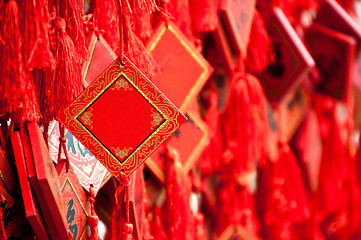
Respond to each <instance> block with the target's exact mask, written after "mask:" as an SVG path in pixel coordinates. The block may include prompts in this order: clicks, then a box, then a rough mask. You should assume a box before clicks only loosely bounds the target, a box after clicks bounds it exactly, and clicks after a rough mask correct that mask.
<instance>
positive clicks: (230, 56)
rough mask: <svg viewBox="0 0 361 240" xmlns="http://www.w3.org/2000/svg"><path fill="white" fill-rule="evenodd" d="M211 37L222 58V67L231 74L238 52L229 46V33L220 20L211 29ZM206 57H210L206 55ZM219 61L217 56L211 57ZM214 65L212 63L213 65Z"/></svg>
mask: <svg viewBox="0 0 361 240" xmlns="http://www.w3.org/2000/svg"><path fill="white" fill-rule="evenodd" d="M213 37H214V41H215V44H216V47H217V49H218V51H217V53H218V54H219V55H220V57H221V59H222V60H223V61H222V63H221V64H223V66H224V69H225V71H226V73H227V75H228V76H232V74H233V72H234V70H235V68H236V66H237V61H238V53H237V52H236V51H235V49H234V48H233V47H231V43H230V42H231V40H230V37H229V35H228V34H227V32H226V29H225V26H224V25H223V23H222V22H221V21H219V22H218V25H217V28H216V30H215V31H213ZM207 59H210V58H209V57H207ZM216 60H218V61H219V58H218V57H217V58H215V59H214V58H213V61H216ZM217 65H220V64H217ZM213 66H214V65H213Z"/></svg>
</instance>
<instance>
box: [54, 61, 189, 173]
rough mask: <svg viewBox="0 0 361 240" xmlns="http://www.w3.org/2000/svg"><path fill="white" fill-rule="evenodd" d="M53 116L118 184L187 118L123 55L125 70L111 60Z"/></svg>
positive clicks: (119, 62) (117, 62) (119, 63)
mask: <svg viewBox="0 0 361 240" xmlns="http://www.w3.org/2000/svg"><path fill="white" fill-rule="evenodd" d="M58 118H59V120H60V121H61V122H62V123H63V124H64V125H65V126H66V127H67V128H68V130H69V131H70V132H71V133H72V134H73V135H74V136H75V137H76V138H77V139H78V140H79V141H80V142H81V143H82V144H83V145H84V146H85V147H86V148H87V149H88V150H89V151H90V152H91V153H92V154H93V155H94V156H95V157H96V158H97V159H98V160H99V161H100V162H101V163H102V164H103V165H104V166H105V167H106V168H107V169H108V170H109V172H110V173H112V174H113V175H114V176H115V177H116V178H117V179H118V180H120V171H121V170H123V171H124V172H125V173H126V175H130V174H131V173H132V172H133V171H134V170H135V169H136V168H137V167H138V166H139V165H140V164H141V163H142V162H143V161H144V160H145V159H146V158H147V157H148V156H149V155H150V154H151V153H152V152H153V151H154V150H155V149H156V148H157V147H158V146H159V145H160V144H161V143H162V142H163V141H164V140H165V139H166V138H167V137H169V135H170V134H172V133H173V132H174V131H175V130H176V129H177V128H178V127H179V126H180V125H181V124H182V123H183V122H184V121H185V120H186V118H185V116H184V115H183V114H182V113H181V112H180V111H179V110H178V109H177V108H176V107H175V106H174V105H173V104H172V103H171V102H170V101H169V100H168V99H167V98H166V97H165V96H164V95H163V94H162V93H161V92H160V91H159V90H158V89H157V88H156V87H155V86H154V85H153V84H152V83H151V82H150V81H149V80H148V79H147V78H146V77H145V76H144V75H143V74H142V73H141V72H140V71H139V70H138V69H137V68H136V67H135V66H134V65H133V63H132V62H130V60H129V59H128V58H126V57H124V67H123V66H122V63H121V60H120V59H119V58H118V59H116V60H115V61H114V62H113V63H112V64H111V65H110V66H109V67H108V68H107V69H106V70H105V71H104V72H103V73H102V74H101V75H100V76H99V77H98V78H97V79H96V80H94V81H93V82H92V83H91V84H90V85H89V87H88V88H87V89H85V90H84V92H83V93H82V94H81V95H80V96H79V97H78V98H77V99H76V100H75V101H73V102H72V103H71V104H70V105H69V106H68V107H67V108H66V109H65V110H64V111H62V112H60V113H59V114H58Z"/></svg>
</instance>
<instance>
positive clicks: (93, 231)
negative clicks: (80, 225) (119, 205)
mask: <svg viewBox="0 0 361 240" xmlns="http://www.w3.org/2000/svg"><path fill="white" fill-rule="evenodd" d="M89 192H90V197H89V198H88V199H89V201H90V215H89V216H88V224H89V226H90V237H89V240H100V237H99V231H98V221H99V218H98V216H97V214H96V213H95V210H94V202H95V194H94V186H93V185H90V188H89Z"/></svg>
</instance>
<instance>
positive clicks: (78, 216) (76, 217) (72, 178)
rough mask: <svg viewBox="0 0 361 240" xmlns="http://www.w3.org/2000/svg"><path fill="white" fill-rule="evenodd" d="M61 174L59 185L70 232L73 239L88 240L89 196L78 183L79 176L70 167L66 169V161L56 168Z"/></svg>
mask: <svg viewBox="0 0 361 240" xmlns="http://www.w3.org/2000/svg"><path fill="white" fill-rule="evenodd" d="M56 170H57V172H58V174H59V185H60V186H61V190H60V191H61V196H62V200H63V207H64V215H65V216H66V219H67V224H68V230H69V231H70V232H71V233H72V234H73V238H72V239H76V240H78V239H88V237H87V233H86V228H87V226H88V224H87V217H88V212H90V211H89V208H88V206H87V196H86V194H85V191H84V189H83V188H82V186H81V185H80V183H79V181H78V177H77V175H75V173H74V172H73V169H72V168H71V167H70V168H69V169H68V170H67V169H66V161H65V160H63V161H60V162H59V163H58V165H57V166H56Z"/></svg>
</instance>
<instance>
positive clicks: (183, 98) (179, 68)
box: [147, 23, 213, 111]
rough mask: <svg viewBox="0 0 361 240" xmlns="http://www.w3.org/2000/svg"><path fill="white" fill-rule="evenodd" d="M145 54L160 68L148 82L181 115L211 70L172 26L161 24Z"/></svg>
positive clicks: (170, 24) (200, 55)
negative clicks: (172, 104) (150, 81)
mask: <svg viewBox="0 0 361 240" xmlns="http://www.w3.org/2000/svg"><path fill="white" fill-rule="evenodd" d="M147 50H148V51H149V52H150V53H151V54H152V55H153V57H154V60H155V61H156V63H157V64H158V65H159V66H160V68H161V69H160V71H161V72H160V73H156V74H155V75H154V76H153V78H152V79H151V80H152V82H153V83H154V85H156V86H157V87H158V88H159V89H160V91H162V92H163V93H164V94H165V95H166V96H167V97H168V98H169V99H170V100H171V101H172V102H173V103H174V105H176V106H177V107H178V108H179V109H180V110H181V111H186V110H187V109H186V108H187V107H188V106H189V105H190V104H191V102H192V100H193V99H195V98H196V96H197V94H198V93H199V91H200V90H201V89H202V87H203V85H204V84H205V82H206V81H207V79H208V78H209V76H210V75H211V73H212V71H213V70H212V67H211V66H210V65H209V64H208V62H207V61H206V60H205V59H204V58H203V56H202V54H200V53H199V52H198V51H197V50H196V49H195V47H194V46H193V44H192V43H191V42H190V41H189V40H188V39H187V37H186V36H184V35H183V33H181V31H180V30H179V29H178V28H177V27H176V25H175V24H174V23H169V25H168V26H167V25H166V24H165V23H161V24H160V25H159V26H158V28H157V30H156V31H155V34H154V36H153V37H152V39H151V40H150V42H149V43H148V45H147Z"/></svg>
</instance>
